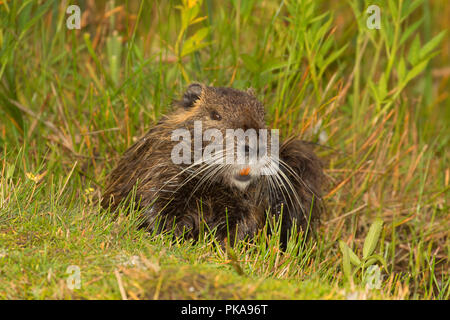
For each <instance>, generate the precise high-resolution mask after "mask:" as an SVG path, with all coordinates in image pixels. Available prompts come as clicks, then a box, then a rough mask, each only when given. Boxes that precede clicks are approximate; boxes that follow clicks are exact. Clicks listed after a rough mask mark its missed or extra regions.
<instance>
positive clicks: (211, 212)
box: [102, 83, 323, 243]
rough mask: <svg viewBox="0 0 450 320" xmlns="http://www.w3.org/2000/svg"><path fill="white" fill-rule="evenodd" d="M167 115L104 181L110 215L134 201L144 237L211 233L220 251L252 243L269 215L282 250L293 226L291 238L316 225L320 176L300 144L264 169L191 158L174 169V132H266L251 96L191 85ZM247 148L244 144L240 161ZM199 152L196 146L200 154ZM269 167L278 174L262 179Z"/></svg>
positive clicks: (282, 150)
mask: <svg viewBox="0 0 450 320" xmlns="http://www.w3.org/2000/svg"><path fill="white" fill-rule="evenodd" d="M174 107H175V110H174V111H173V112H172V113H170V114H168V115H166V116H163V117H162V119H161V120H160V121H159V122H158V123H157V124H156V125H155V126H154V127H153V128H151V129H150V130H149V131H148V132H147V133H146V134H145V135H144V136H143V137H141V138H140V139H139V140H138V141H137V142H136V143H134V145H132V146H131V147H130V148H129V149H128V150H127V151H126V152H125V153H124V155H123V157H122V158H121V159H120V161H119V163H118V164H117V166H116V168H115V169H114V170H113V171H112V172H111V174H110V175H109V177H108V179H107V184H106V189H105V192H104V194H103V200H102V206H103V207H104V208H108V207H109V208H111V210H115V209H116V208H117V206H118V205H119V203H121V202H126V201H130V199H134V200H132V201H134V202H135V203H134V204H135V206H134V208H140V209H142V212H143V220H144V225H145V227H147V228H148V229H149V230H153V231H156V232H160V231H163V230H169V229H172V230H174V233H175V235H184V236H187V237H191V238H196V237H198V236H199V233H200V232H201V230H202V226H203V227H205V226H206V227H207V228H204V230H207V229H209V230H215V235H216V238H217V239H218V240H219V241H220V242H221V243H223V241H224V239H226V238H228V239H231V240H240V239H244V238H246V237H248V238H251V237H252V236H253V235H255V233H257V232H258V231H259V230H260V229H261V228H262V227H263V226H264V224H265V223H266V219H268V218H273V216H274V215H275V217H277V218H280V217H281V219H282V220H281V221H282V222H281V237H282V238H281V239H282V242H283V243H285V240H286V239H287V237H288V234H289V232H290V230H293V229H291V227H292V226H293V225H295V226H296V227H297V228H296V230H297V231H300V230H303V231H306V229H307V228H309V226H311V225H312V224H311V223H312V222H314V221H318V218H319V215H320V213H321V211H322V206H321V184H322V181H323V171H322V166H321V162H320V161H319V159H318V158H317V157H316V155H315V154H314V153H313V152H312V150H310V147H309V144H308V143H306V142H304V141H302V140H299V139H297V138H289V139H286V140H285V141H284V142H282V143H280V145H279V152H278V154H277V155H275V156H273V155H271V158H270V159H269V160H267V157H266V158H265V161H266V162H265V164H264V165H260V164H259V163H257V164H253V165H249V164H248V163H246V164H224V163H223V161H222V162H220V161H219V162H214V163H211V162H208V163H206V161H203V160H202V159H200V161H195V160H192V155H189V156H188V157H187V160H192V162H189V161H188V162H187V163H184V162H182V163H180V161H174V160H173V158H172V157H171V156H172V155H173V154H174V148H175V146H176V145H179V143H180V142H178V141H173V140H174V139H173V133H174V131H175V130H176V129H184V130H186V131H187V132H188V133H194V127H195V122H197V123H198V122H199V121H201V125H202V131H201V132H202V134H203V132H205V130H206V129H218V130H219V131H220V132H221V133H223V135H224V136H225V134H226V130H227V129H242V130H244V131H245V130H248V129H254V130H255V131H258V132H260V134H261V132H264V131H259V130H260V129H267V126H266V124H265V110H264V106H263V104H262V103H261V102H260V101H259V100H258V99H257V98H256V97H255V94H254V93H253V91H252V90H247V91H240V90H237V89H233V88H223V87H210V86H206V85H203V84H198V83H194V84H191V85H190V86H189V87H188V88H187V91H186V92H185V93H184V95H183V97H182V99H181V100H179V101H175V103H174ZM191 137H192V136H191ZM270 137H271V136H270ZM213 140H214V138H213V139H211V141H213ZM266 140H267V144H266V146H267V148H268V146H269V145H270V146H271V147H272V145H271V144H270V143H269V141H272V140H271V139H266ZM211 141H209V142H211ZM233 141H234V140H233ZM190 142H191V141H190V140H189V141H188V143H187V145H188V146H189V145H190V146H189V148H192V145H193V144H195V142H194V143H192V144H190ZM248 143H249V142H248V139H247V138H246V140H245V143H244V148H245V155H246V156H248V153H249V145H248ZM206 145H207V143H205V142H202V143H201V146H200V148H201V150H202V151H204V150H205V147H206ZM233 148H234V147H233ZM189 150H192V149H189ZM234 150H235V151H236V150H237V147H236V149H234ZM193 153H195V152H193ZM175 154H176V152H175ZM222 154H224V153H222ZM236 154H237V153H236ZM215 155H216V156H217V155H218V157H219V158H220V159H223V158H222V157H221V156H220V154H218V153H217V154H215ZM215 159H217V158H215ZM245 159H247V160H248V159H249V158H248V157H246V158H245ZM275 159H276V160H278V167H277V170H272V169H271V170H272V171H273V172H272V174H268V175H267V174H266V175H263V174H262V172H263V171H262V167H264V169H266V168H267V167H268V168H272V167H273V164H274V163H276V161H274V160H275ZM185 160H186V159H185ZM267 161H268V163H269V164H267ZM189 163H191V164H189ZM133 190H134V191H135V196H134V197H133V198H131V197H130V194H131V193H132V191H133ZM124 200H126V201H124ZM201 222H203V223H201Z"/></svg>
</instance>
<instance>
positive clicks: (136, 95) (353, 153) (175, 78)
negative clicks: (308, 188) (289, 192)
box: [0, 0, 450, 299]
mask: <svg viewBox="0 0 450 320" xmlns="http://www.w3.org/2000/svg"><path fill="white" fill-rule="evenodd" d="M372 2H373V3H372ZM372 2H370V3H369V2H367V1H356V0H348V1H346V2H341V1H339V2H335V3H332V4H330V3H329V2H327V1H313V0H304V1H280V2H278V1H272V0H262V1H253V0H249V1H239V0H233V1H230V2H229V3H227V4H225V5H223V4H221V3H219V2H218V1H212V0H204V1H194V0H190V1H176V2H175V1H155V2H153V1H142V2H141V1H103V2H102V1H95V2H94V1H78V4H79V5H80V8H81V12H82V17H81V27H82V28H81V30H68V29H67V27H66V19H67V18H68V16H69V15H68V14H66V12H65V11H66V8H67V4H66V3H65V2H62V3H60V2H59V1H16V0H11V1H0V44H1V45H0V47H1V49H0V61H1V67H0V146H1V148H0V279H1V281H0V298H3V299H76V298H88V299H121V298H128V299H143V298H145V299H148V298H149V299H172V298H178V299H185V298H192V299H249V298H250V299H259V298H264V299H345V298H360V299H449V297H450V278H449V269H450V268H449V255H450V243H449V230H450V215H449V207H448V200H447V199H448V196H449V180H450V168H449V158H450V157H449V156H450V154H449V151H448V150H449V148H448V147H449V137H450V132H449V126H448V123H449V120H450V114H449V110H450V108H449V106H450V98H449V96H448V87H449V78H450V72H449V68H450V66H449V64H448V61H450V59H449V54H450V52H449V45H450V42H449V39H448V34H447V33H445V31H443V30H447V29H448V28H449V22H448V19H446V17H448V16H449V11H450V6H449V4H448V2H447V1H437V0H435V1H423V0H417V1H401V0H400V1H393V0H385V1H372ZM370 4H377V5H379V7H380V8H381V29H373V30H370V29H368V28H367V26H366V19H367V17H368V14H367V13H366V12H365V9H366V8H367V7H368V6H369V5H370ZM191 81H200V82H204V83H207V84H211V85H220V86H233V87H236V88H240V89H246V88H247V87H253V88H254V89H255V92H256V93H257V94H258V96H259V97H260V99H261V100H262V101H263V102H264V103H265V105H266V108H267V112H268V123H269V124H271V126H272V127H274V128H278V129H280V132H281V133H282V135H283V136H287V135H289V134H295V135H299V136H301V137H302V138H304V139H306V140H310V141H313V142H317V143H318V144H319V145H320V146H318V147H317V148H316V152H317V153H318V154H319V156H320V157H321V158H322V159H323V160H324V161H325V164H326V174H327V177H328V178H329V179H328V180H329V183H328V185H327V188H326V195H325V200H326V205H327V212H326V214H325V215H324V216H323V218H322V224H321V226H320V228H319V229H318V230H317V236H316V237H315V238H312V239H310V240H308V241H305V240H304V239H305V238H304V237H301V236H300V237H299V238H297V239H294V238H292V239H291V241H290V243H289V245H288V249H287V250H286V252H280V250H279V249H278V246H277V243H278V240H279V239H278V237H277V234H276V232H275V233H274V234H273V235H272V236H268V235H267V232H265V231H267V229H268V228H275V230H276V224H275V225H273V224H272V225H267V226H266V229H265V230H262V232H261V233H260V234H259V235H258V236H257V238H256V239H254V240H253V241H251V242H250V243H238V244H236V245H235V246H233V248H221V247H220V246H218V245H217V244H216V242H215V241H214V238H213V237H212V236H211V235H210V234H209V235H206V236H205V237H202V238H201V239H199V240H198V241H197V242H192V241H185V240H181V239H178V240H177V241H172V240H171V239H172V238H171V236H170V234H164V235H153V234H149V233H145V232H144V231H142V230H139V229H137V228H136V225H137V224H138V214H137V213H134V214H131V215H125V214H124V211H126V210H125V209H126V208H124V209H123V210H122V211H121V213H120V214H119V218H118V219H113V218H112V216H111V215H110V214H108V212H104V211H102V210H101V209H100V208H99V206H98V203H97V200H98V198H99V197H100V195H101V191H102V186H103V184H104V182H105V177H106V175H107V173H108V172H109V171H110V170H111V169H112V167H113V166H114V164H115V162H116V161H117V159H118V158H119V157H120V155H121V153H122V152H123V151H124V150H125V149H126V148H127V147H128V146H130V145H131V144H132V143H133V141H135V139H137V138H138V137H139V136H140V135H141V134H143V133H144V132H145V131H146V130H148V129H149V128H150V127H151V126H152V124H154V123H155V122H156V121H157V120H158V119H159V117H160V116H161V114H164V113H166V112H168V111H169V110H170V108H171V107H170V102H171V101H172V100H173V99H174V98H177V97H179V96H180V94H181V93H182V91H183V89H184V88H185V87H186V85H187V84H188V83H189V82H191ZM377 219H381V220H382V221H383V226H382V228H381V229H380V234H379V237H375V238H374V239H373V240H367V241H369V242H370V241H372V243H371V245H372V246H375V245H376V247H374V248H373V254H375V255H376V257H377V260H371V261H370V263H368V260H370V259H365V260H364V259H363V258H367V255H366V253H367V252H366V251H367V248H366V246H367V244H366V237H367V238H370V237H368V234H371V233H369V228H370V226H371V225H373V224H374V222H375V221H377ZM339 243H341V245H340V244H339ZM342 243H344V244H345V245H344V244H342ZM347 247H348V248H349V250H351V251H352V252H354V254H355V255H356V256H357V257H359V258H358V259H360V260H361V259H363V260H364V261H365V262H367V265H365V266H363V267H362V268H359V267H357V266H356V263H355V262H354V260H355V258H353V260H351V261H350V260H349V259H350V258H349V257H350V256H349V254H350V253H349V251H347V249H345V248H347ZM342 248H344V249H342ZM346 252H347V253H346ZM352 257H353V256H352ZM352 261H353V262H352ZM369 264H372V265H373V266H377V267H376V270H378V271H379V272H380V277H376V279H375V280H377V281H378V286H376V287H373V286H368V285H367V284H368V281H367V279H368V278H369V277H370V274H369V273H368V272H369V268H367V267H368V265H369ZM70 266H75V269H73V268H72V269H71V268H69V267H70ZM70 270H75V271H70ZM372 270H374V269H372ZM78 272H79V273H78ZM77 276H79V279H80V280H81V285H80V287H79V288H73V289H71V287H72V286H71V284H77V282H76V281H75V282H71V281H72V280H73V279H78V278H76V277H77ZM75 286H76V285H75Z"/></svg>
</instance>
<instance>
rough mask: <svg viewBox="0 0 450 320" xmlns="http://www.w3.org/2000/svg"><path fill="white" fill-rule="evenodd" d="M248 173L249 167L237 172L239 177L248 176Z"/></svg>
mask: <svg viewBox="0 0 450 320" xmlns="http://www.w3.org/2000/svg"><path fill="white" fill-rule="evenodd" d="M249 173H250V167H247V168H244V169H242V170H241V171H240V172H239V174H240V175H241V176H248V174H249Z"/></svg>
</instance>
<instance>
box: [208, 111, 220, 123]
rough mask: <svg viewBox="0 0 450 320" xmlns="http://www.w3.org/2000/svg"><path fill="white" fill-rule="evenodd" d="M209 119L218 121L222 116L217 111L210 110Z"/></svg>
mask: <svg viewBox="0 0 450 320" xmlns="http://www.w3.org/2000/svg"><path fill="white" fill-rule="evenodd" d="M210 116H211V119H213V120H217V121H220V120H222V116H221V115H220V114H219V113H218V112H217V111H215V110H214V111H211V115H210Z"/></svg>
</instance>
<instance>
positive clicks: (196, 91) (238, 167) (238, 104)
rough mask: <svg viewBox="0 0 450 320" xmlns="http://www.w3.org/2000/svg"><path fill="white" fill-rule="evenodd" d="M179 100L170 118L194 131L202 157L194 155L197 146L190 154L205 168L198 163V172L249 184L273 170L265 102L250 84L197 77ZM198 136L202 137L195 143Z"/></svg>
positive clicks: (230, 182) (235, 183) (231, 182)
mask: <svg viewBox="0 0 450 320" xmlns="http://www.w3.org/2000/svg"><path fill="white" fill-rule="evenodd" d="M176 105H177V106H178V107H179V109H178V110H177V111H176V112H175V114H173V116H169V117H168V121H169V122H172V125H173V126H174V127H176V128H184V129H187V130H188V131H189V132H190V134H191V140H190V148H192V150H193V151H194V149H195V147H196V146H197V147H200V148H201V155H202V158H201V159H199V158H195V151H194V152H192V157H191V159H189V160H191V162H190V163H192V164H191V166H192V168H193V170H194V168H195V167H196V164H197V165H198V166H197V167H201V168H202V169H197V171H198V170H203V171H202V172H201V173H198V176H199V177H200V178H204V179H208V180H212V179H216V180H217V179H220V180H221V181H222V182H223V183H226V184H228V185H230V186H232V187H237V188H239V189H241V190H245V189H246V188H247V187H248V186H249V185H250V184H251V183H252V182H256V181H258V180H259V179H261V176H262V175H263V174H267V172H269V171H271V170H274V168H275V166H274V162H273V160H274V159H273V158H271V157H270V154H271V132H270V130H267V127H266V124H265V111H264V106H263V104H262V103H261V102H260V101H259V100H258V99H257V98H256V97H255V95H254V93H253V92H252V91H251V90H247V91H240V90H237V89H233V88H221V87H209V86H205V85H203V84H198V83H194V84H191V85H190V86H189V87H188V88H187V90H186V92H185V93H184V95H183V98H182V99H181V100H180V101H178V103H177V104H176ZM199 132H200V137H199ZM196 138H197V139H200V141H201V142H200V143H197V144H196V142H195V141H194V139H196ZM197 141H198V140H197ZM276 151H278V150H276ZM177 152H178V151H176V152H175V154H177ZM173 154H174V153H172V155H173ZM199 154H200V153H198V155H199ZM191 172H193V171H191Z"/></svg>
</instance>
